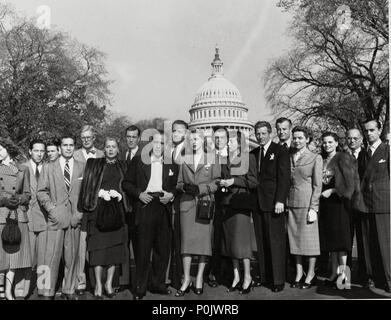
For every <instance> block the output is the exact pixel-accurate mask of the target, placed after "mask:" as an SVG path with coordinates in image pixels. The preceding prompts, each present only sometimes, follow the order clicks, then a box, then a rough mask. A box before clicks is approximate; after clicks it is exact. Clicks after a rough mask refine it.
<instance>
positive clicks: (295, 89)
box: [265, 0, 389, 134]
mask: <svg viewBox="0 0 391 320" xmlns="http://www.w3.org/2000/svg"><path fill="white" fill-rule="evenodd" d="M278 6H279V7H281V8H283V9H284V10H285V11H288V12H290V13H292V14H293V21H292V23H291V25H290V28H289V33H290V35H291V36H292V38H293V46H294V48H293V49H292V50H290V51H289V52H288V53H287V54H285V55H284V56H282V57H280V58H278V59H276V60H275V61H274V62H273V63H272V64H271V66H270V67H269V68H268V70H267V72H266V77H265V84H266V87H267V92H268V99H269V101H270V103H271V105H272V108H273V110H274V111H275V112H276V113H280V114H281V113H282V114H285V115H287V116H289V117H291V118H294V119H297V120H298V121H300V122H301V123H303V124H307V125H311V126H313V127H316V128H318V129H325V128H328V129H330V128H334V129H336V128H343V129H348V128H349V127H353V126H361V125H362V121H363V120H364V119H366V118H375V119H379V120H380V121H381V122H382V123H383V124H384V125H386V126H388V122H389V68H388V54H389V53H388V1H386V0H370V1H368V0H328V1H322V0H302V1H294V0H281V1H280V2H279V4H278ZM383 133H384V134H385V131H383Z"/></svg>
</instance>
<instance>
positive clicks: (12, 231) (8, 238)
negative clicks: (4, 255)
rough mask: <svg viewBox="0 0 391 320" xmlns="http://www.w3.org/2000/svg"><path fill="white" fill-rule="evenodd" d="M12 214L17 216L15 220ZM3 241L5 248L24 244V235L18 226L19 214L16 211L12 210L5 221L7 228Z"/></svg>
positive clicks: (2, 236)
mask: <svg viewBox="0 0 391 320" xmlns="http://www.w3.org/2000/svg"><path fill="white" fill-rule="evenodd" d="M11 213H14V214H15V219H12V218H11ZM1 241H2V242H3V245H4V246H19V245H20V243H21V242H22V233H21V232H20V228H19V226H18V213H17V212H16V210H10V211H9V213H8V216H7V218H6V219H5V226H4V229H3V232H2V233H1Z"/></svg>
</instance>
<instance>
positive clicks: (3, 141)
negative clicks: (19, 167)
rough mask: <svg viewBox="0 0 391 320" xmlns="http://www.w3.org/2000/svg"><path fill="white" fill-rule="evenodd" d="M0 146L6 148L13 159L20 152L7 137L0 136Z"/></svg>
mask: <svg viewBox="0 0 391 320" xmlns="http://www.w3.org/2000/svg"><path fill="white" fill-rule="evenodd" d="M0 146H2V147H3V148H4V149H6V150H7V153H8V155H9V156H10V158H11V159H15V158H17V157H18V156H19V155H20V154H21V153H20V149H19V147H18V146H17V145H16V144H15V143H14V142H13V141H12V140H11V139H9V138H0Z"/></svg>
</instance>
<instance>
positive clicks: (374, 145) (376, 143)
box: [369, 139, 381, 154]
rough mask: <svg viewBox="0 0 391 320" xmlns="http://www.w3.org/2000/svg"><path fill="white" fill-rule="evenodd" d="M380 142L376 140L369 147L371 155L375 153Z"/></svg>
mask: <svg viewBox="0 0 391 320" xmlns="http://www.w3.org/2000/svg"><path fill="white" fill-rule="evenodd" d="M380 144H381V140H380V139H378V140H377V141H376V142H375V143H374V144H373V145H371V146H369V148H370V149H371V150H372V154H374V153H375V151H376V149H377V148H378V147H379V146H380Z"/></svg>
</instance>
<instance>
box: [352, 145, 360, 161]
mask: <svg viewBox="0 0 391 320" xmlns="http://www.w3.org/2000/svg"><path fill="white" fill-rule="evenodd" d="M360 152H361V147H359V148H357V149H356V150H354V151H352V155H353V157H355V158H356V159H358V155H359V153H360Z"/></svg>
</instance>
